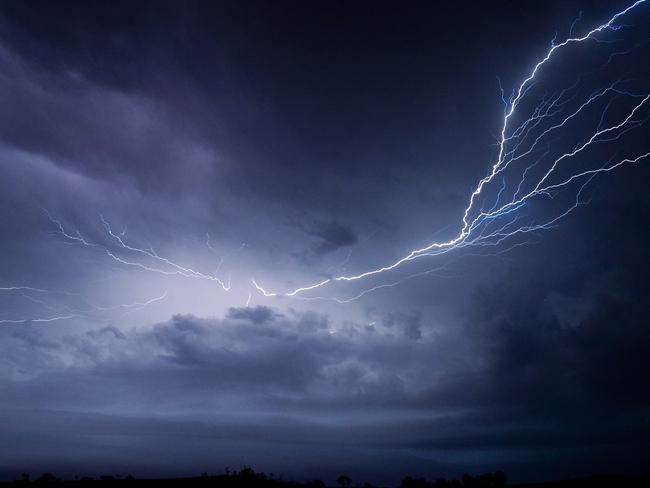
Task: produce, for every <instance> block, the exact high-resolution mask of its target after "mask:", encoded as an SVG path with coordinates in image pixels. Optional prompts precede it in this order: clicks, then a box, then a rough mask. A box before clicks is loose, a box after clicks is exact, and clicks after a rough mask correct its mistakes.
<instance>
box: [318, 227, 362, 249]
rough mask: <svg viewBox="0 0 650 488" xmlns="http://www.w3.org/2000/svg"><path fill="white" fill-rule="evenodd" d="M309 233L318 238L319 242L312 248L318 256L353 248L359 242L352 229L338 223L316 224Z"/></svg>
mask: <svg viewBox="0 0 650 488" xmlns="http://www.w3.org/2000/svg"><path fill="white" fill-rule="evenodd" d="M307 233H308V234H309V235H311V236H314V237H316V238H318V242H317V243H316V244H314V246H313V247H312V249H313V251H314V252H315V253H316V254H327V253H330V252H333V251H336V250H337V249H340V248H342V247H348V246H352V245H354V244H356V243H357V240H358V238H357V235H356V234H355V233H354V231H353V230H352V229H351V228H350V227H348V226H346V225H343V224H341V223H338V222H329V223H316V224H314V225H313V226H312V227H311V228H310V229H309V230H307Z"/></svg>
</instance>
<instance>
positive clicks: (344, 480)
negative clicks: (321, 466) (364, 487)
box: [336, 474, 352, 488]
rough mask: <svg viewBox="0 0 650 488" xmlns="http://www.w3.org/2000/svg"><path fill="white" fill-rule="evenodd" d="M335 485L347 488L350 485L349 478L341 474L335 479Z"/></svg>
mask: <svg viewBox="0 0 650 488" xmlns="http://www.w3.org/2000/svg"><path fill="white" fill-rule="evenodd" d="M336 483H337V484H339V485H341V486H342V487H343V488H348V487H349V486H350V485H351V484H352V480H351V479H350V477H349V476H346V475H344V474H342V475H341V476H339V477H338V478H336Z"/></svg>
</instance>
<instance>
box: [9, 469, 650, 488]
mask: <svg viewBox="0 0 650 488" xmlns="http://www.w3.org/2000/svg"><path fill="white" fill-rule="evenodd" d="M26 485H35V486H43V485H47V486H48V487H53V488H54V487H107V486H113V487H115V488H130V487H136V488H140V487H144V488H147V487H151V488H153V487H158V486H162V487H169V488H181V487H186V486H190V487H194V488H244V487H246V488H248V487H252V488H300V487H306V488H328V486H332V487H333V486H340V487H342V488H351V487H362V488H372V487H373V486H375V485H372V484H370V483H367V482H357V481H356V480H353V479H352V478H350V477H349V476H347V475H345V474H342V475H340V476H339V477H338V478H337V479H336V485H332V484H330V485H328V484H326V483H325V482H323V481H321V480H308V481H305V482H303V483H297V482H294V481H287V480H283V479H282V477H281V476H277V475H274V474H273V473H269V474H266V473H263V472H256V471H254V470H253V469H252V468H243V469H241V470H239V471H230V470H229V469H226V473H225V474H221V475H209V474H208V473H203V474H202V475H201V476H197V477H193V478H168V479H136V478H134V477H133V476H131V475H127V476H124V477H123V476H121V475H117V474H116V475H104V476H100V477H98V478H92V477H87V476H84V477H78V476H77V477H76V478H75V479H74V480H62V479H59V478H57V477H56V476H55V475H53V474H52V473H44V474H42V475H40V476H38V477H35V478H32V477H31V476H30V475H29V474H27V473H24V474H23V475H22V476H21V479H19V480H16V481H8V482H0V487H24V486H26ZM504 486H509V487H512V488H641V487H643V488H650V472H648V473H646V474H645V475H644V476H641V477H639V478H631V477H623V476H593V477H587V478H579V479H572V480H565V481H555V482H550V483H524V484H507V479H506V476H505V474H504V473H503V472H502V471H496V472H494V473H485V474H479V475H475V476H472V475H469V474H465V475H464V476H462V478H461V479H455V480H447V479H445V478H437V479H435V480H427V479H424V478H413V477H411V476H407V477H405V478H404V479H403V480H402V482H401V483H400V485H399V487H398V488H500V487H504ZM378 488H379V487H378Z"/></svg>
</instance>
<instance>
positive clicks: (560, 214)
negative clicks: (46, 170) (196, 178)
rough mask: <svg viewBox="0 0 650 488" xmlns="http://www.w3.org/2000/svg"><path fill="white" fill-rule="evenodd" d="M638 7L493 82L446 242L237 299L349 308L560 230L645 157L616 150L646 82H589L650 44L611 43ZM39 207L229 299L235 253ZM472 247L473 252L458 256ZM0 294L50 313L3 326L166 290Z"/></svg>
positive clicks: (96, 242)
mask: <svg viewBox="0 0 650 488" xmlns="http://www.w3.org/2000/svg"><path fill="white" fill-rule="evenodd" d="M645 3H646V0H637V1H636V2H634V3H632V4H631V5H629V6H628V7H626V8H625V9H623V10H621V11H619V12H617V13H615V14H614V15H613V16H611V18H609V20H607V22H605V23H603V24H601V25H599V26H597V27H595V28H593V29H591V30H590V31H588V32H587V33H586V34H584V35H582V36H578V35H575V34H574V32H575V30H576V28H577V24H578V22H579V21H581V20H582V12H581V13H580V16H579V17H578V18H577V19H576V20H575V21H574V22H573V23H572V24H571V25H570V29H569V37H567V38H566V39H564V40H563V41H561V42H558V36H557V35H556V36H555V38H554V39H553V41H552V42H551V44H550V46H549V47H548V49H547V50H546V51H545V53H544V55H543V56H542V57H541V58H540V59H539V61H537V62H536V63H535V64H534V66H533V67H532V69H531V70H530V71H529V72H528V74H527V75H526V76H525V78H524V79H523V80H522V81H521V82H520V83H519V84H518V85H517V86H516V87H515V88H514V89H513V90H512V93H511V94H510V96H507V95H506V93H505V91H504V89H503V85H502V82H501V80H500V79H499V80H498V82H499V89H500V91H501V99H502V101H503V107H504V108H503V116H502V119H501V123H500V131H499V132H498V134H497V135H496V136H495V140H496V141H495V144H494V157H493V160H492V161H493V162H492V163H491V165H490V166H489V170H488V172H487V174H486V175H485V176H483V177H482V178H480V179H479V180H478V183H477V184H476V185H475V186H474V189H473V191H472V192H471V193H470V195H469V198H468V201H467V205H466V206H465V208H463V209H462V210H461V211H460V213H459V222H458V224H457V225H456V226H455V229H456V230H455V231H454V234H453V235H452V236H451V237H450V238H447V239H440V238H439V237H438V233H436V234H434V237H427V240H429V239H437V240H433V242H429V243H428V244H426V245H424V246H418V247H417V248H415V249H412V250H410V251H407V252H405V253H404V255H403V256H402V257H401V258H399V259H395V260H393V261H392V262H389V264H386V265H384V266H380V267H376V268H373V269H369V270H367V271H364V272H359V273H357V274H338V273H346V269H347V265H348V262H349V261H350V258H351V256H352V251H351V250H350V251H349V253H348V254H347V257H346V258H345V260H344V261H343V262H342V263H341V264H339V266H337V267H331V268H329V271H330V272H334V271H335V270H336V273H337V274H336V275H334V276H332V275H330V274H327V275H325V276H326V277H324V278H323V279H321V280H320V281H317V282H315V283H313V284H310V285H303V286H300V287H297V288H295V289H291V290H288V291H284V292H280V291H275V290H270V289H268V288H266V287H264V286H263V285H262V284H261V282H260V281H258V279H257V278H256V277H251V278H250V280H249V278H248V276H250V275H245V277H244V278H243V280H242V281H243V282H244V283H245V285H244V287H241V282H240V283H239V284H237V286H240V290H241V291H242V292H243V293H244V295H243V297H245V306H246V307H248V306H249V305H250V303H251V301H252V299H253V293H255V292H257V293H258V294H260V295H262V296H263V297H268V298H273V297H275V298H279V297H287V298H294V299H298V300H328V301H334V302H336V303H340V304H345V303H350V302H353V301H355V300H358V299H361V298H362V297H364V296H366V295H368V294H369V293H372V292H375V291H377V290H381V289H386V288H391V287H395V286H398V285H400V284H402V283H404V282H405V281H408V280H411V279H415V278H418V277H422V276H429V275H439V276H445V275H444V273H445V272H446V271H448V268H449V266H450V264H451V262H457V261H458V260H460V259H465V258H467V257H470V256H500V255H502V254H504V253H507V252H509V251H511V250H512V249H514V248H517V247H519V246H522V245H525V244H528V243H531V242H532V241H533V240H534V236H535V235H536V233H538V232H541V231H546V230H549V229H552V228H555V227H557V226H558V225H559V224H560V223H561V221H562V220H563V219H565V218H566V217H567V216H568V215H569V214H570V213H571V212H573V211H574V210H576V209H577V208H578V207H580V206H582V205H586V204H588V203H589V201H590V196H589V193H588V185H589V184H590V183H591V182H592V181H593V180H594V179H595V178H596V177H598V176H601V175H606V174H608V173H610V172H612V171H614V170H616V169H618V168H620V167H622V166H624V165H633V164H635V163H639V162H643V161H646V160H647V159H649V158H650V151H647V147H646V149H643V150H640V151H636V152H635V151H631V150H628V149H625V151H622V150H621V148H620V147H618V146H619V145H617V144H616V143H617V142H619V141H621V140H622V139H623V138H624V137H631V136H632V135H633V134H634V133H635V131H637V130H638V129H639V128H641V127H643V126H644V124H645V123H646V121H647V119H648V117H649V116H650V87H649V86H647V84H646V85H645V86H642V87H641V88H638V87H637V85H636V84H635V83H636V82H637V81H638V80H637V79H636V78H634V77H633V76H632V75H631V74H629V73H625V74H621V73H618V74H617V75H616V76H617V77H616V78H615V79H613V81H612V78H608V79H607V81H602V80H601V79H600V78H598V82H597V84H596V85H595V86H590V85H587V84H586V83H585V80H586V79H589V77H590V76H592V75H594V74H599V73H600V72H601V71H604V70H606V69H609V68H610V67H611V66H612V65H615V64H616V63H617V62H618V61H619V60H621V59H623V58H625V57H626V56H628V55H630V54H631V53H633V52H635V51H636V50H638V49H641V48H642V47H643V46H646V45H647V44H649V43H650V38H644V39H640V40H638V39H637V42H636V43H634V44H632V41H630V43H629V44H628V46H631V47H619V44H618V43H620V42H622V40H623V39H622V37H623V36H624V34H625V31H626V29H628V28H629V26H628V25H627V24H622V23H620V22H619V21H621V20H622V19H623V17H626V16H629V15H631V13H632V12H633V11H634V10H636V9H639V7H640V6H641V5H642V4H645ZM614 31H615V32H616V37H617V39H606V36H605V34H607V33H610V32H614ZM619 37H621V38H619ZM581 45H584V47H585V48H586V47H589V46H591V47H592V48H595V49H602V50H605V49H608V52H607V53H605V54H604V57H603V58H602V59H600V60H599V62H598V63H596V64H597V66H598V67H597V69H596V70H595V71H594V70H592V71H589V70H587V71H585V72H582V73H579V75H578V76H577V77H575V78H568V77H567V74H566V73H559V74H562V75H564V78H562V82H561V84H559V86H557V87H556V86H554V85H552V83H548V80H547V79H546V78H545V77H546V76H550V75H553V76H557V75H558V72H557V71H558V70H557V69H556V70H555V71H554V70H552V69H551V68H552V67H555V68H557V67H556V66H551V65H552V64H553V63H556V62H558V61H561V60H562V59H564V58H562V57H561V56H560V53H563V52H567V54H570V53H571V50H570V49H569V48H570V46H575V48H576V49H577V48H578V46H581ZM614 45H615V46H614ZM558 58H559V60H558ZM549 84H550V85H551V86H550V88H548V92H543V91H542V89H543V88H544V87H546V86H548V85H549ZM576 126H577V127H578V129H579V130H577V131H576V130H574V129H575V128H576ZM576 134H578V135H576ZM567 137H569V140H568V141H567ZM604 147H608V148H610V151H611V152H610V153H608V154H607V155H606V156H603V154H602V153H601V149H602V148H604ZM624 147H626V148H627V147H628V146H624ZM612 148H613V149H612ZM603 152H604V151H603ZM544 205H546V206H548V207H549V208H551V210H546V211H544V212H541V211H540V210H539V209H540V208H542V207H543V206H544ZM544 208H546V207H544ZM44 212H45V214H46V215H47V218H48V219H49V222H50V223H51V224H52V226H53V228H54V234H55V235H56V236H57V237H58V238H59V239H60V240H62V241H63V242H64V243H66V244H69V245H71V246H80V247H84V248H88V249H89V250H90V252H91V253H96V254H99V255H103V256H105V257H108V260H109V262H112V263H115V264H117V265H119V267H123V268H126V269H130V270H134V271H139V272H142V273H151V274H156V275H163V276H168V277H178V278H181V279H186V278H188V279H189V278H191V279H194V280H201V281H204V282H207V283H211V284H216V285H218V287H219V288H220V289H221V290H222V291H225V292H229V291H231V290H232V284H231V271H228V275H227V279H223V277H222V276H223V275H222V274H221V273H220V270H221V267H222V264H223V262H224V259H225V258H226V257H227V256H229V255H230V254H232V253H229V254H225V255H222V256H220V257H219V261H218V264H217V266H216V270H215V271H214V273H212V274H210V273H206V272H203V271H198V270H196V269H195V268H193V267H189V266H187V265H184V264H180V263H179V262H177V261H176V260H174V259H172V258H170V257H168V256H163V255H161V254H159V253H158V252H156V251H155V250H154V249H153V247H152V246H151V245H149V246H148V247H141V246H137V245H136V244H134V242H133V239H132V238H127V230H126V227H124V230H122V231H121V232H118V231H114V230H113V228H112V227H111V225H110V223H109V222H108V220H107V219H105V218H104V216H103V215H100V216H99V223H101V227H100V228H101V230H102V232H101V235H99V236H96V235H95V234H89V235H92V236H93V237H92V238H90V237H86V236H85V235H82V233H81V232H79V231H78V230H76V229H75V230H71V229H70V226H69V225H68V224H64V223H63V222H62V221H61V220H58V219H57V218H55V217H54V216H53V215H52V214H51V213H50V212H49V211H48V210H45V209H44ZM461 216H462V217H461ZM443 230H444V229H443ZM205 247H207V248H208V249H209V250H210V252H212V253H215V254H217V250H216V248H215V247H214V246H213V245H212V243H211V239H210V234H209V233H206V234H205ZM244 247H246V244H242V245H241V247H240V248H239V250H238V251H241V250H242V249H243V248H244ZM468 248H472V249H473V250H474V251H472V252H468V251H464V252H463V253H457V251H460V250H464V249H468ZM451 253H454V254H453V255H450V256H449V257H448V258H446V259H447V262H440V261H439V262H438V265H437V266H427V268H426V269H425V270H419V271H415V272H414V271H413V270H412V269H410V268H407V267H406V266H405V265H406V264H407V263H410V262H413V261H415V260H420V259H423V258H427V257H429V258H430V257H436V256H443V255H447V254H451ZM398 268H400V269H401V268H407V269H405V270H401V271H402V274H401V276H398V277H396V276H394V275H390V279H387V280H386V281H385V282H383V283H379V284H377V283H376V282H371V284H370V285H369V284H367V283H366V280H368V281H370V279H371V278H373V277H378V276H379V275H384V274H388V273H390V272H393V271H396V270H397V269H398ZM249 282H250V284H249ZM355 282H359V283H362V282H363V283H364V284H365V286H366V288H364V289H361V290H359V289H357V288H355V290H354V291H353V292H351V293H350V294H349V296H340V297H333V296H331V295H330V294H327V295H318V296H315V295H314V292H317V291H319V290H321V289H324V288H326V287H328V286H332V285H335V284H337V283H338V284H340V285H341V286H344V285H346V284H350V286H351V284H353V283H355ZM251 285H252V287H251ZM0 292H4V293H16V294H21V295H22V296H23V297H24V298H25V299H27V300H30V301H31V302H33V303H34V304H36V305H39V306H41V307H42V308H43V309H47V310H48V311H49V313H50V315H48V316H36V317H35V318H26V319H25V318H16V319H14V318H7V319H0V324H18V323H23V322H43V323H47V322H56V321H62V320H70V319H77V318H95V319H97V318H98V317H100V319H101V315H102V314H104V313H106V312H115V311H123V313H124V314H128V313H132V312H134V311H137V310H141V309H142V308H145V307H147V306H149V305H152V304H155V303H157V302H160V301H162V300H164V299H165V298H166V297H167V292H165V293H164V294H162V295H160V296H156V297H154V298H151V299H148V300H144V301H135V302H132V303H124V304H118V305H113V306H106V305H98V304H93V303H91V301H90V300H89V299H87V298H85V297H83V296H82V295H80V294H76V293H70V292H67V291H53V290H49V289H44V288H37V287H30V286H9V287H0ZM59 295H65V296H70V297H72V296H75V297H78V298H80V299H82V301H83V302H84V304H83V306H75V307H71V306H67V305H61V304H57V305H56V306H55V305H53V304H52V303H50V302H49V301H48V300H54V301H56V299H55V298H51V297H54V296H59Z"/></svg>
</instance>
